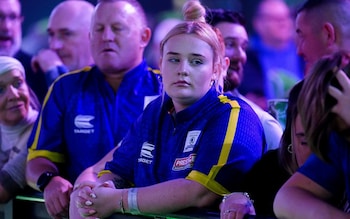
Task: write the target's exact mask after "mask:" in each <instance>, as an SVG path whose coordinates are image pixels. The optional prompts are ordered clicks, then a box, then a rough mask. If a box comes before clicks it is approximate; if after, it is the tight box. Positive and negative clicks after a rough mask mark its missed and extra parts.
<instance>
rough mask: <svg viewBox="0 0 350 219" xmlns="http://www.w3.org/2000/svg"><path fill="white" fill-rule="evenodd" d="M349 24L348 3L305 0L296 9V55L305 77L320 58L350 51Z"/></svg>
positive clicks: (340, 0)
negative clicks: (302, 65) (301, 62)
mask: <svg viewBox="0 0 350 219" xmlns="http://www.w3.org/2000/svg"><path fill="white" fill-rule="evenodd" d="M320 14H322V16H320ZM349 24H350V2H349V1H348V0H322V1H320V0H307V1H305V2H304V4H302V5H301V6H300V7H299V8H298V9H297V16H296V21H295V29H296V39H297V47H298V48H297V49H298V50H297V52H298V54H299V55H300V56H301V57H302V58H303V59H304V60H305V63H306V71H305V73H306V74H308V72H309V71H308V69H310V67H311V66H312V65H314V64H315V62H316V61H317V60H319V59H320V58H321V57H322V56H324V55H329V54H333V53H335V52H338V51H340V50H345V51H350V25H349Z"/></svg>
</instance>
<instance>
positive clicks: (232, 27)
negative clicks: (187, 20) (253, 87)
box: [207, 9, 283, 150]
mask: <svg viewBox="0 0 350 219" xmlns="http://www.w3.org/2000/svg"><path fill="white" fill-rule="evenodd" d="M207 14H208V17H207V20H208V23H210V24H211V25H213V26H214V27H215V28H218V29H219V30H220V32H221V35H222V38H223V40H224V43H225V56H226V57H228V58H229V59H230V64H229V66H228V69H227V75H226V77H225V79H224V91H225V92H228V93H231V94H232V95H234V96H237V97H239V98H241V99H243V100H245V101H246V102H247V103H248V104H249V105H250V106H251V107H252V108H253V110H254V111H255V113H256V114H257V115H258V117H259V119H260V121H261V123H262V125H263V128H264V132H265V139H266V144H267V149H268V150H271V149H276V148H278V147H279V142H280V138H281V136H282V132H283V130H282V128H281V126H280V124H279V123H278V121H277V120H276V119H274V118H273V117H272V116H271V115H270V114H268V113H267V112H266V111H264V110H262V109H261V108H260V107H259V106H257V105H256V104H254V103H253V102H252V101H249V100H248V99H247V98H245V97H244V96H242V95H241V94H240V93H239V92H238V88H239V86H240V84H241V82H242V79H243V77H244V76H243V66H244V64H245V63H246V61H247V55H246V49H247V46H248V41H249V40H248V34H247V31H246V29H245V27H244V23H245V22H244V19H243V17H242V16H241V15H240V14H239V13H236V12H232V11H227V10H223V9H212V10H210V12H208V13H207Z"/></svg>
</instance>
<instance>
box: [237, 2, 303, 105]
mask: <svg viewBox="0 0 350 219" xmlns="http://www.w3.org/2000/svg"><path fill="white" fill-rule="evenodd" d="M252 26H253V31H254V32H253V34H252V35H251V37H250V44H249V47H248V50H247V63H246V65H245V66H244V77H243V81H242V83H241V86H240V87H239V88H238V89H239V90H240V92H241V93H242V94H243V95H244V96H246V97H247V98H248V99H250V100H252V101H253V102H254V103H256V104H257V105H259V106H260V107H261V108H262V109H264V110H267V100H268V99H275V98H287V97H288V93H289V90H290V89H291V88H292V87H293V86H294V85H295V84H296V83H297V82H298V81H299V80H301V79H302V78H303V75H304V63H303V60H302V58H301V57H299V56H298V55H297V52H296V51H297V49H296V43H295V41H294V23H293V18H292V16H291V10H290V8H289V7H288V5H287V4H286V2H284V0H261V1H260V2H259V4H258V6H257V9H256V11H255V13H254V16H253V20H252Z"/></svg>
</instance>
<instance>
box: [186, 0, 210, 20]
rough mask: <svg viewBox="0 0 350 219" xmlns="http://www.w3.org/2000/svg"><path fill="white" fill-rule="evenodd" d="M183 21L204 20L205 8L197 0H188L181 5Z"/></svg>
mask: <svg viewBox="0 0 350 219" xmlns="http://www.w3.org/2000/svg"><path fill="white" fill-rule="evenodd" d="M182 14H183V17H184V20H185V21H200V22H205V8H204V7H203V5H202V4H201V3H200V1H199V0H188V1H187V2H185V4H184V6H183V7H182Z"/></svg>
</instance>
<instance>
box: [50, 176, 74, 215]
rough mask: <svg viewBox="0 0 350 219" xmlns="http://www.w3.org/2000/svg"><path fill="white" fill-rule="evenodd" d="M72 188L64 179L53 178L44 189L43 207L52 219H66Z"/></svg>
mask: <svg viewBox="0 0 350 219" xmlns="http://www.w3.org/2000/svg"><path fill="white" fill-rule="evenodd" d="M72 189H73V186H72V184H71V183H70V182H69V181H67V180H66V179H64V178H62V177H60V176H55V177H53V178H52V179H51V181H50V183H49V184H48V185H47V186H46V187H45V189H44V199H45V206H46V209H47V211H48V213H49V215H50V216H51V217H52V218H54V219H62V218H64V217H68V212H69V209H68V208H69V199H70V194H71V192H72Z"/></svg>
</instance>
